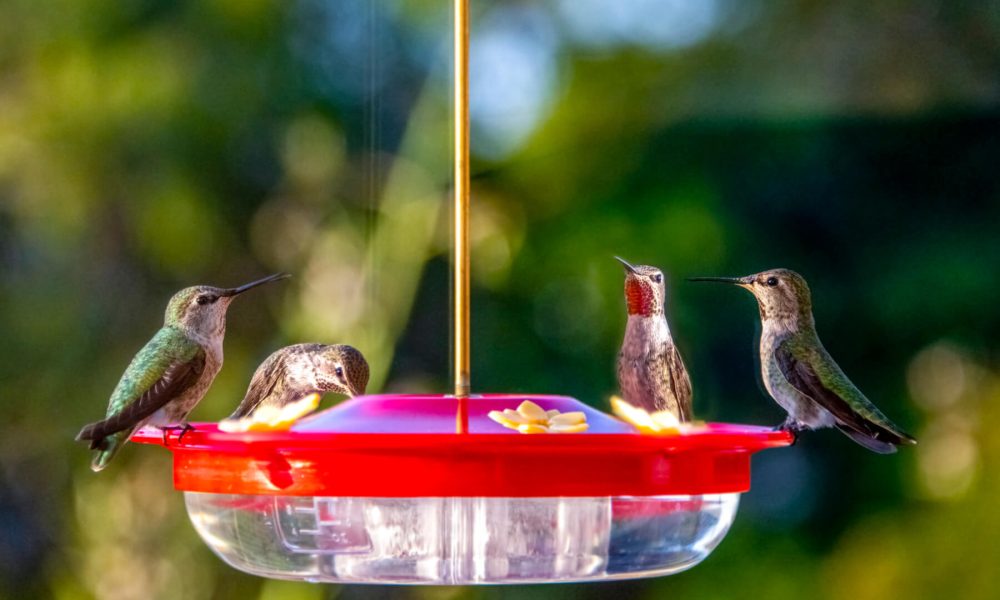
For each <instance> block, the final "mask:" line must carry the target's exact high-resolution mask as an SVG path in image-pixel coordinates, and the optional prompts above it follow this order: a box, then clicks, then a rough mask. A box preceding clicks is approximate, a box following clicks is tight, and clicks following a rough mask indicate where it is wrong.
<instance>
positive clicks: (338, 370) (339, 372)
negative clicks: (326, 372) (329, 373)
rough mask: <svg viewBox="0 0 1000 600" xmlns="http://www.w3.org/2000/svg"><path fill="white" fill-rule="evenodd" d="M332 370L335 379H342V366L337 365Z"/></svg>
mask: <svg viewBox="0 0 1000 600" xmlns="http://www.w3.org/2000/svg"><path fill="white" fill-rule="evenodd" d="M333 372H334V373H336V374H337V379H343V378H344V368H343V367H341V366H339V365H338V366H337V368H336V369H334V370H333Z"/></svg>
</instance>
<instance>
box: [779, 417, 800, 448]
mask: <svg viewBox="0 0 1000 600" xmlns="http://www.w3.org/2000/svg"><path fill="white" fill-rule="evenodd" d="M772 431H787V432H788V433H790V434H792V443H791V444H789V445H790V446H794V445H795V443H796V442H798V441H799V432H800V431H802V426H801V425H799V422H798V421H796V420H795V419H793V418H792V417H791V415H789V416H788V417H787V418H786V419H785V420H784V421H782V422H781V424H779V425H775V426H774V427H773V428H772Z"/></svg>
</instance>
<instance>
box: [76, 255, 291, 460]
mask: <svg viewBox="0 0 1000 600" xmlns="http://www.w3.org/2000/svg"><path fill="white" fill-rule="evenodd" d="M286 277H289V275H287V274H282V273H279V274H275V275H271V276H269V277H265V278H263V279H259V280H257V281H253V282H251V283H248V284H246V285H241V286H240V287H236V288H218V287H213V286H209V285H199V286H194V287H188V288H184V289H183V290H181V291H179V292H177V293H176V294H174V295H173V297H172V298H171V299H170V302H169V303H168V304H167V310H166V313H165V315H164V319H163V327H161V328H160V330H159V331H157V332H156V334H155V335H153V338H152V339H150V340H149V342H147V343H146V345H145V346H144V347H143V348H142V349H141V350H139V353H138V354H136V355H135V358H133V359H132V362H131V363H129V365H128V368H126V369H125V373H124V374H123V375H122V377H121V380H120V381H119V382H118V385H117V386H116V387H115V389H114V391H113V392H112V393H111V400H110V401H109V403H108V412H107V416H106V417H105V418H104V420H103V421H97V422H96V423H90V424H89V425H86V426H84V427H83V429H81V430H80V433H78V434H77V436H76V439H77V441H82V440H87V441H89V442H90V448H91V449H92V450H97V452H96V453H95V454H94V458H93V460H92V461H91V463H90V468H91V469H93V470H94V471H100V470H102V469H104V468H105V467H106V466H108V462H110V461H111V459H112V458H113V457H114V455H115V454H116V453H117V452H118V450H120V449H121V447H122V446H123V445H124V444H125V442H127V441H128V439H129V437H131V435H132V434H133V433H134V432H135V431H136V430H137V429H139V428H141V427H142V426H143V425H146V424H147V423H148V424H151V425H154V426H156V427H159V428H161V429H163V430H164V431H165V430H167V429H170V428H171V427H170V426H175V427H180V428H183V429H184V431H187V430H188V429H191V426H190V425H188V424H187V423H186V419H187V416H188V413H190V412H191V411H192V410H193V409H194V407H195V405H197V404H198V402H200V401H201V399H202V397H204V396H205V392H207V391H208V388H209V387H210V386H211V385H212V381H213V380H215V376H216V375H217V374H218V372H219V369H220V368H222V339H223V338H224V337H225V334H226V310H227V309H228V308H229V304H230V303H231V302H232V301H233V299H234V298H236V296H239V295H240V294H242V293H243V292H245V291H247V290H249V289H252V288H255V287H257V286H259V285H263V284H265V283H269V282H271V281H277V280H279V279H285V278H286ZM182 435H183V434H182Z"/></svg>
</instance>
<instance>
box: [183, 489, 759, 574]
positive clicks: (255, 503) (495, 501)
mask: <svg viewBox="0 0 1000 600" xmlns="http://www.w3.org/2000/svg"><path fill="white" fill-rule="evenodd" d="M185 497H186V499H187V507H188V513H189V514H190V516H191V519H192V521H193V522H194V524H195V527H196V529H197V530H198V532H199V534H201V536H202V538H204V540H205V541H206V542H207V543H208V545H209V546H210V547H211V548H212V549H213V550H214V551H215V552H216V553H217V554H218V555H219V556H220V557H222V559H223V560H225V561H226V562H227V563H229V564H230V565H232V566H234V567H236V568H238V569H241V570H244V571H247V572H250V573H254V574H256V575H260V576H264V577H278V578H296V579H304V580H308V581H326V582H354V583H420V584H486V583H527V582H537V583H541V582H549V581H567V580H602V579H624V578H632V577H649V576H658V575H667V574H670V573H676V572H678V571H682V570H684V569H687V568H690V567H692V566H694V565H696V564H697V563H699V562H700V561H701V560H703V559H704V558H705V557H706V556H708V554H709V553H710V552H711V551H712V550H713V549H714V548H715V546H716V545H718V543H719V542H720V541H721V540H722V538H723V537H724V536H725V534H726V532H727V531H728V529H729V526H730V524H731V523H732V521H733V518H734V517H735V514H736V507H737V505H738V502H739V494H716V495H705V496H646V497H639V496H622V497H614V498H609V497H580V498H360V497H313V496H300V497H288V496H248V495H236V494H205V493H196V492H186V493H185Z"/></svg>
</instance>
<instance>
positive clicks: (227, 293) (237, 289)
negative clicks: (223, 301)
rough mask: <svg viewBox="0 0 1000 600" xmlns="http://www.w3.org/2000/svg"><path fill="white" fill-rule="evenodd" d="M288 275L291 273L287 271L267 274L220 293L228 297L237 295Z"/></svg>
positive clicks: (286, 277) (285, 277)
mask: <svg viewBox="0 0 1000 600" xmlns="http://www.w3.org/2000/svg"><path fill="white" fill-rule="evenodd" d="M289 277H291V275H289V274H288V273H275V274H274V275H268V276H267V277H265V278H263V279H258V280H257V281H251V282H250V283H245V284H243V285H241V286H240V287H235V288H229V289H228V290H224V291H223V292H222V293H221V294H220V295H221V296H229V297H232V296H239V295H240V294H242V293H243V292H245V291H247V290H249V289H251V288H255V287H257V286H258V285H264V284H265V283H271V282H272V281H278V280H280V279H288V278H289Z"/></svg>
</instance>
